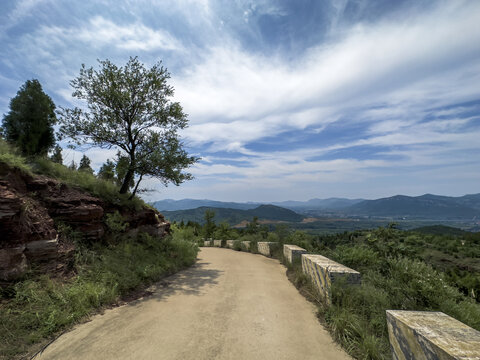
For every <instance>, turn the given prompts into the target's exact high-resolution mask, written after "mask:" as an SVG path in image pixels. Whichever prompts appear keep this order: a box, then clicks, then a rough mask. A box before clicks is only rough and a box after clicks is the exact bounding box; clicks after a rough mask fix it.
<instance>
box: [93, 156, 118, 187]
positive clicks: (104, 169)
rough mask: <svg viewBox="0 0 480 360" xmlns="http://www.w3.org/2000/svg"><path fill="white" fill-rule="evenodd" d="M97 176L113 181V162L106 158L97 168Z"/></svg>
mask: <svg viewBox="0 0 480 360" xmlns="http://www.w3.org/2000/svg"><path fill="white" fill-rule="evenodd" d="M97 177H98V178H99V179H102V180H106V181H111V182H113V181H115V163H114V162H113V161H112V160H110V159H108V160H107V162H106V163H104V164H103V165H102V166H101V167H100V169H99V170H98V174H97Z"/></svg>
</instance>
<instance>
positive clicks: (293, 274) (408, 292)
mask: <svg viewBox="0 0 480 360" xmlns="http://www.w3.org/2000/svg"><path fill="white" fill-rule="evenodd" d="M191 225H193V223H190V226H191ZM196 226H199V225H198V224H196ZM186 229H188V226H186V225H185V226H184V230H183V231H187V230H186ZM440 229H442V228H441V227H439V228H429V229H428V230H429V232H431V233H433V234H425V233H423V232H417V231H403V230H398V229H396V228H395V226H394V225H393V224H391V225H390V226H387V227H380V228H378V229H376V230H363V231H353V232H344V233H343V234H335V235H321V236H318V235H317V236H314V235H311V234H307V233H306V232H303V231H300V230H293V229H290V228H289V227H288V226H286V225H285V224H279V225H278V226H277V227H276V228H275V230H274V231H266V230H265V228H262V227H261V226H259V225H258V223H257V221H256V219H253V220H252V221H251V222H250V223H249V224H248V225H247V226H246V228H244V229H230V231H232V232H234V233H236V234H235V235H234V237H232V238H235V239H236V241H235V243H234V250H242V251H245V250H246V249H245V247H244V246H242V244H241V241H250V242H251V243H250V249H249V251H250V252H252V253H257V252H258V248H257V243H258V241H274V242H278V243H279V245H283V244H294V245H298V246H300V247H302V248H304V249H306V250H307V251H309V252H311V253H319V254H322V255H325V256H327V257H329V258H331V259H333V260H335V261H337V262H339V263H341V264H344V265H346V266H348V267H351V268H353V269H355V270H358V271H360V273H361V274H362V284H361V285H360V286H350V285H347V284H346V283H342V282H336V283H334V285H333V287H332V305H331V306H327V305H326V304H325V303H324V301H323V299H322V297H321V296H320V295H319V294H318V292H317V291H316V288H315V287H314V286H313V284H312V283H311V282H310V281H309V279H308V278H307V277H306V276H305V274H303V272H302V268H301V264H300V263H299V262H296V263H294V264H293V265H292V264H288V263H286V262H285V259H283V251H282V246H279V247H278V249H276V250H275V251H273V257H275V258H277V259H279V260H280V261H282V262H283V263H284V264H285V266H287V269H288V270H287V275H288V277H289V279H290V280H291V281H292V282H293V283H294V285H295V286H296V287H297V288H298V289H299V291H300V292H301V293H302V294H303V295H304V296H306V297H307V298H308V299H309V300H310V301H313V302H314V303H315V304H316V305H317V306H318V314H319V318H320V320H321V321H322V322H323V323H324V324H325V326H326V327H327V328H328V329H329V330H330V332H331V333H332V336H333V337H334V338H335V339H336V340H337V341H338V342H339V343H341V344H342V346H343V347H344V348H345V349H346V350H347V351H348V352H349V353H350V354H351V355H352V356H354V357H355V358H357V359H390V358H391V353H390V345H389V341H388V330H387V321H386V314H385V310H388V309H396V310H431V311H442V312H444V313H446V314H448V315H450V316H452V317H454V318H456V319H458V320H460V321H461V322H463V323H465V324H467V325H469V326H471V327H473V328H475V329H477V330H480V304H479V301H480V297H479V293H480V250H479V249H480V246H479V245H480V234H479V233H476V234H474V233H468V232H461V233H459V235H450V234H448V233H452V232H453V233H458V232H457V231H452V230H451V228H450V229H448V228H447V229H446V230H447V234H440V235H439V234H438V232H439V230H440ZM420 230H421V231H425V229H420Z"/></svg>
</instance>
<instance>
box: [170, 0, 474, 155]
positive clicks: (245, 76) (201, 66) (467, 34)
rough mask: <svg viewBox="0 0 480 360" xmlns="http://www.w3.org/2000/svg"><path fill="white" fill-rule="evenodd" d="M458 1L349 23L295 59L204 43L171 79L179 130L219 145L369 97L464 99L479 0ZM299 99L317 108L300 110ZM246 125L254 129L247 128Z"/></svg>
mask: <svg viewBox="0 0 480 360" xmlns="http://www.w3.org/2000/svg"><path fill="white" fill-rule="evenodd" d="M462 5H463V6H452V5H450V6H444V7H441V8H438V9H436V10H435V11H433V12H431V13H428V14H425V13H423V14H420V15H417V16H416V17H414V18H411V19H409V20H407V21H403V20H402V21H398V22H396V23H381V22H380V23H376V24H373V25H371V26H367V25H363V26H360V25H359V26H356V27H354V28H352V29H351V30H350V31H349V32H347V33H346V34H347V35H346V36H345V37H344V38H343V39H342V40H340V41H338V42H336V43H332V44H327V45H322V46H319V47H317V48H313V49H311V50H310V51H309V52H308V53H307V55H306V56H305V57H304V58H302V59H297V60H296V62H295V63H286V62H284V61H282V59H280V58H279V57H278V56H270V57H264V56H261V55H258V54H251V53H248V52H246V51H245V50H242V49H241V48H239V47H238V46H237V45H235V42H234V41H232V42H231V43H230V44H226V46H222V47H218V46H217V47H212V48H210V50H209V51H208V53H206V54H205V56H204V60H203V61H202V62H200V63H198V64H195V65H193V67H191V68H188V69H187V70H186V71H185V72H184V74H183V75H182V76H181V77H179V78H178V77H177V78H176V79H175V87H176V91H177V93H176V97H177V98H178V99H179V100H180V101H181V103H182V104H183V105H184V106H185V109H186V111H187V112H188V113H189V114H190V118H191V122H192V128H191V131H190V132H188V133H187V135H188V136H189V137H190V138H191V140H193V141H195V142H202V141H203V142H205V143H206V142H212V141H213V142H216V143H219V144H220V145H223V146H224V147H225V148H227V147H228V143H229V142H230V141H232V140H233V139H234V140H236V141H239V142H240V143H242V142H243V143H244V142H248V141H251V140H254V139H256V138H258V137H262V136H266V135H269V136H270V135H276V134H279V133H280V132H282V131H285V130H287V129H288V127H291V128H295V129H303V128H305V126H308V125H318V127H322V126H323V125H324V124H325V122H330V121H332V119H338V118H340V116H341V115H350V114H349V112H351V111H354V110H355V111H356V110H360V111H363V110H364V109H365V108H367V107H372V106H375V105H378V104H382V105H383V108H384V110H383V111H388V109H389V108H390V106H393V107H394V108H395V109H398V108H400V106H399V105H400V104H401V108H402V109H409V108H412V109H417V108H422V107H423V108H424V107H425V106H426V104H428V106H445V105H448V104H450V103H455V102H461V101H467V100H472V99H474V98H476V97H478V93H479V91H480V89H479V85H478V84H479V83H480V81H479V80H480V75H478V74H479V73H480V71H479V70H480V64H479V62H478V53H479V51H480V45H479V44H480V22H479V21H478V16H477V14H478V13H479V11H480V5H479V4H478V3H468V4H466V5H465V4H462ZM305 108H310V109H311V110H309V111H311V112H313V113H317V114H318V115H316V116H313V117H312V116H310V117H309V116H307V115H306V114H305V113H302V112H304V111H305V110H304V109H305ZM403 111H405V110H403ZM377 115H380V114H377ZM391 115H392V116H393V115H394V114H391ZM413 115H414V116H415V114H413ZM402 119H403V118H402ZM393 120H395V119H393ZM416 120H418V119H415V118H413V119H411V121H413V122H415V121H416ZM400 121H402V120H400ZM285 125H287V128H285ZM390 125H391V124H390ZM385 126H388V124H387V125H385ZM214 128H215V129H216V130H215V131H214V130H213V129H214ZM255 131H261V133H259V134H258V136H257V137H254V136H252V133H255Z"/></svg>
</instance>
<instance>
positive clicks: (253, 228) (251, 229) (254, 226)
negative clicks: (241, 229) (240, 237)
mask: <svg viewBox="0 0 480 360" xmlns="http://www.w3.org/2000/svg"><path fill="white" fill-rule="evenodd" d="M259 230H260V224H259V223H258V217H256V216H254V217H253V219H252V221H251V222H249V223H248V224H247V226H246V228H245V232H246V233H247V234H256V233H258V231H259Z"/></svg>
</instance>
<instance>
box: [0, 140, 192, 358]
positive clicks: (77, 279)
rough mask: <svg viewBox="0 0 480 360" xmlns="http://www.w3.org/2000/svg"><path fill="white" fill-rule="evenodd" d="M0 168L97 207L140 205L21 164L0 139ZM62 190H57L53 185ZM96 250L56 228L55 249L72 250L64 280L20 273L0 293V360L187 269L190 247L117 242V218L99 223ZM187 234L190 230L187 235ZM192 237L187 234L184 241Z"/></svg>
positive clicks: (89, 182) (49, 165) (90, 179)
mask: <svg viewBox="0 0 480 360" xmlns="http://www.w3.org/2000/svg"><path fill="white" fill-rule="evenodd" d="M0 163H4V164H6V165H7V166H8V167H7V168H6V169H4V171H5V170H7V171H9V168H10V169H18V171H21V172H23V173H25V174H28V175H33V174H35V173H36V174H44V175H48V176H50V177H53V178H56V179H58V180H59V181H60V184H62V183H66V184H69V185H70V186H74V187H79V188H82V189H84V190H86V191H88V192H89V193H91V194H92V195H94V196H98V197H100V198H101V199H103V200H104V201H106V202H108V203H110V204H115V205H118V206H121V207H128V208H130V209H140V208H141V207H142V206H145V204H144V202H143V201H142V200H141V199H139V198H137V197H134V198H133V199H129V196H128V194H120V193H119V187H118V185H116V184H115V183H113V182H111V181H105V180H100V179H98V178H96V177H95V176H94V175H92V174H91V173H89V172H87V171H77V170H73V169H70V168H67V167H66V166H64V165H61V164H58V163H55V162H53V161H52V160H50V159H48V158H47V157H35V158H29V159H27V158H25V157H24V156H22V155H20V154H19V153H18V152H17V151H15V149H13V147H12V146H11V145H9V144H7V143H6V142H5V141H4V140H2V139H0ZM60 186H62V185H60ZM105 224H106V225H107V232H106V235H105V238H104V239H103V240H104V241H103V242H99V243H95V244H85V243H83V242H82V239H83V237H82V236H81V235H80V234H79V233H77V232H75V231H73V230H72V229H71V228H70V227H69V226H67V225H65V224H63V223H57V224H56V227H57V230H58V232H59V234H60V235H61V238H62V241H65V242H66V243H67V244H71V243H74V244H75V248H76V250H75V254H74V259H73V260H72V263H70V264H68V266H69V272H68V274H69V276H67V277H66V278H64V277H61V276H59V275H46V274H44V275H39V274H37V273H35V271H33V270H34V269H32V271H31V272H30V273H27V274H26V275H25V276H24V277H23V278H22V279H20V280H19V281H17V282H15V283H10V284H9V285H7V284H2V287H0V324H1V325H0V327H1V329H2V330H1V331H0V357H6V358H12V357H18V356H20V355H21V354H24V353H25V352H26V351H31V349H32V346H35V344H38V343H41V342H42V341H44V340H45V339H47V338H49V337H52V336H54V335H55V334H57V333H59V332H60V331H62V330H63V329H67V328H68V327H69V326H71V325H72V324H74V323H76V322H78V321H80V320H82V319H83V318H84V317H85V316H88V315H89V314H92V313H94V312H95V311H97V309H98V308H99V307H104V306H109V305H111V304H114V303H115V302H116V301H117V300H118V299H120V297H121V296H123V295H127V294H129V293H130V292H132V291H133V290H137V289H139V288H141V287H143V286H145V285H148V284H150V283H152V282H154V281H157V280H159V279H160V278H161V277H163V276H166V275H169V274H171V273H174V272H176V271H178V270H179V269H181V268H183V267H186V266H189V265H191V264H193V262H194V261H195V259H196V255H197V251H198V246H197V244H196V242H195V241H194V236H187V233H188V232H189V231H190V230H185V231H184V233H183V234H182V235H183V236H181V237H179V236H178V235H175V236H174V237H173V238H171V237H168V238H166V239H160V238H154V237H151V236H149V235H146V234H143V233H140V234H139V235H138V236H137V237H136V238H131V237H129V236H127V234H125V233H124V232H125V229H126V227H127V224H126V223H125V221H124V219H123V218H122V216H121V215H120V213H119V212H114V213H112V214H107V215H106V217H105ZM192 231H193V230H192ZM192 235H193V233H192Z"/></svg>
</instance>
